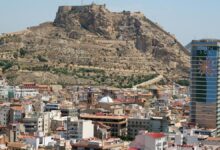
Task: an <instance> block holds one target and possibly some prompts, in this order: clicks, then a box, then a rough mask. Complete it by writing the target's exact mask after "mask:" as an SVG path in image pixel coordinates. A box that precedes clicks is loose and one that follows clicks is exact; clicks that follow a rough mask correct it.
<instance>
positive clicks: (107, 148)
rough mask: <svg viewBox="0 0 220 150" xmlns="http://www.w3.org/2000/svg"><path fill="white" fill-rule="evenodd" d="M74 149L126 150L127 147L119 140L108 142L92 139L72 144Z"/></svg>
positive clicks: (107, 140)
mask: <svg viewBox="0 0 220 150" xmlns="http://www.w3.org/2000/svg"><path fill="white" fill-rule="evenodd" d="M72 148H73V149H75V150H125V149H127V145H126V144H125V142H124V141H122V140H121V139H119V138H110V139H106V140H100V139H96V138H91V139H83V140H80V141H78V142H76V143H74V144H72Z"/></svg>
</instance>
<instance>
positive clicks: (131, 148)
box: [128, 147, 139, 150]
mask: <svg viewBox="0 0 220 150" xmlns="http://www.w3.org/2000/svg"><path fill="white" fill-rule="evenodd" d="M128 150H139V149H138V148H135V147H130V148H129V149H128Z"/></svg>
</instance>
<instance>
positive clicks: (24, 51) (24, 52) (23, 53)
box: [19, 48, 28, 57]
mask: <svg viewBox="0 0 220 150" xmlns="http://www.w3.org/2000/svg"><path fill="white" fill-rule="evenodd" d="M19 53H20V56H21V57H24V56H25V55H26V54H27V53H28V52H27V50H25V49H24V48H21V49H20V50H19Z"/></svg>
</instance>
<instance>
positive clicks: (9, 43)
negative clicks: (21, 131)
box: [0, 4, 189, 87]
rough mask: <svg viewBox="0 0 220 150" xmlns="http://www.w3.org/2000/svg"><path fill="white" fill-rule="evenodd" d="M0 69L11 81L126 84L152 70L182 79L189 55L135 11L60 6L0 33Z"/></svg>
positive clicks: (152, 74) (150, 75)
mask: <svg viewBox="0 0 220 150" xmlns="http://www.w3.org/2000/svg"><path fill="white" fill-rule="evenodd" d="M0 67H1V68H2V70H3V72H4V74H5V75H6V76H7V78H8V79H9V80H10V81H11V83H14V84H19V83H20V82H22V81H36V82H41V83H52V84H56V83H59V84H94V85H111V86H116V87H131V86H132V85H134V84H138V83H141V82H144V81H147V80H149V79H152V78H154V77H155V76H157V75H158V74H162V75H164V76H165V77H166V79H168V80H179V79H182V78H187V77H188V70H189V53H188V51H186V49H185V48H184V47H183V46H182V45H181V44H180V43H179V42H178V41H177V40H176V39H175V37H174V36H172V35H171V34H169V33H168V32H166V31H164V30H163V29H162V28H160V27H159V26H158V25H157V24H155V23H153V22H152V21H150V20H149V19H147V18H146V17H145V16H144V15H143V14H142V13H140V12H135V13H131V12H129V11H123V12H120V13H118V12H117V13H116V12H110V11H109V10H108V9H106V7H105V5H94V4H93V5H88V6H61V7H59V10H58V12H57V15H56V18H55V20H54V22H47V23H43V24H40V25H39V26H35V27H30V28H28V29H26V30H24V31H21V32H16V33H9V34H4V35H2V36H1V37H0Z"/></svg>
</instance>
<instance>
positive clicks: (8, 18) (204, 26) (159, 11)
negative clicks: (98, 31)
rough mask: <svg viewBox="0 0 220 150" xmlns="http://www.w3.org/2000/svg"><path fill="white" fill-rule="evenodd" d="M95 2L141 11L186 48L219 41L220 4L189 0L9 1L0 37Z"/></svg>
mask: <svg viewBox="0 0 220 150" xmlns="http://www.w3.org/2000/svg"><path fill="white" fill-rule="evenodd" d="M92 2H95V3H97V4H106V5H107V8H108V9H109V10H111V11H117V12H118V11H123V10H129V11H132V12H133V11H141V12H143V13H144V14H145V16H146V17H147V18H149V19H151V20H152V21H154V22H157V23H158V24H159V25H160V26H162V27H163V28H164V29H165V30H167V31H168V32H170V33H171V34H174V35H175V36H176V38H177V39H178V40H179V41H180V42H181V43H182V44H183V45H186V44H188V43H189V42H190V41H191V40H195V39H203V38H215V39H217V38H220V36H219V35H220V31H219V30H218V27H219V26H220V21H218V20H217V19H215V18H217V17H218V14H217V13H215V12H216V10H217V9H218V4H220V2H219V1H217V0H212V2H210V1H201V0H200V1H199V0H194V1H190V0H186V1H184V2H180V1H178V2H176V1H175V0H168V1H162V0H155V1H144V0H140V1H139V2H138V3H137V2H134V1H132V0H128V1H126V4H127V5H124V1H123V0H122V1H120V2H118V1H116V0H112V1H107V0H96V1H91V0H83V1H82V0H74V1H71V0H62V1H61V0H54V1H51V0H47V1H43V0H38V1H28V0H21V1H19V3H14V2H13V1H12V0H8V1H3V2H1V5H0V14H1V18H2V21H1V22H0V27H1V28H0V33H8V32H16V31H20V30H23V29H26V28H27V27H30V26H35V25H38V24H40V23H43V22H47V21H53V20H54V18H55V15H56V12H57V9H58V6H61V5H81V4H82V3H83V4H84V5H86V4H91V3H92ZM198 5H199V7H198ZM8 10H13V11H8ZM39 10H40V11H39ZM5 12H7V13H5ZM15 12H16V13H15ZM6 14H7V15H6ZM33 18H34V19H33ZM204 20H205V21H204Z"/></svg>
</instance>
